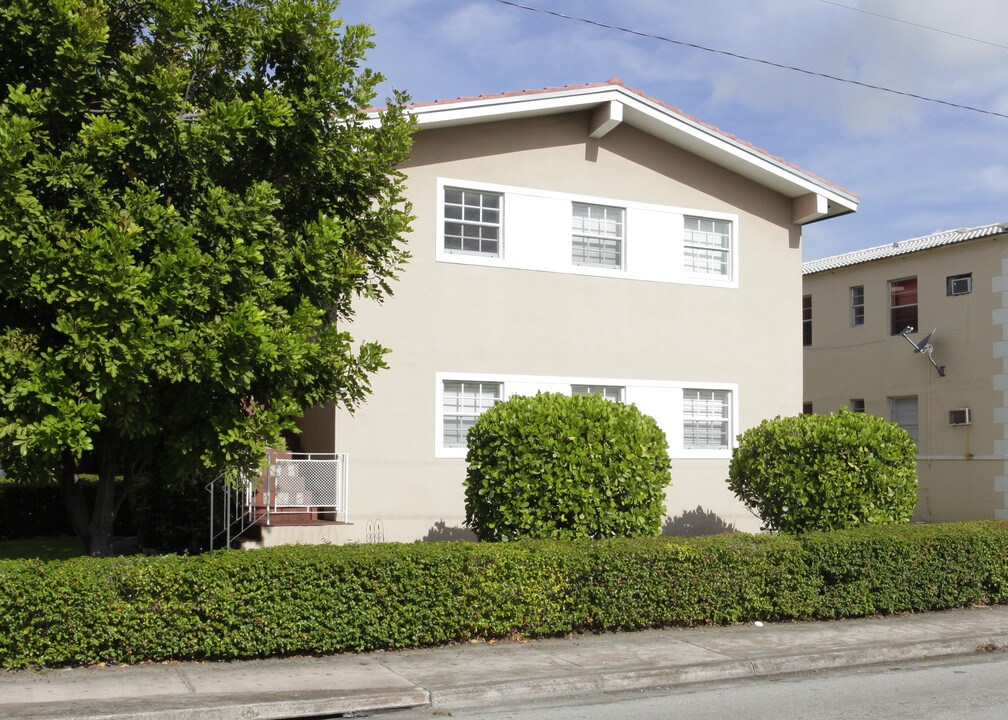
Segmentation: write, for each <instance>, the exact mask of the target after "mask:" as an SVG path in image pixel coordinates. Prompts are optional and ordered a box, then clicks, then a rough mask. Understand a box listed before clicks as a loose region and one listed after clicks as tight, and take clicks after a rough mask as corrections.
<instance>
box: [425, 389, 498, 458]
mask: <svg viewBox="0 0 1008 720" xmlns="http://www.w3.org/2000/svg"><path fill="white" fill-rule="evenodd" d="M456 383H457V384H458V385H460V386H461V387H460V397H459V398H458V401H457V402H456V411H455V412H449V411H448V408H447V401H448V388H449V385H454V384H456ZM473 388H475V389H476V398H477V401H476V405H475V406H474V407H473V408H466V407H464V406H463V405H462V399H463V398H464V397H465V395H466V390H467V389H473ZM489 388H494V389H495V390H496V397H493V398H492V402H489V403H487V402H486V401H485V400H484V397H485V396H490V393H489V392H486V391H487V390H488V389H489ZM503 399H504V383H503V382H502V381H500V380H474V379H452V378H445V379H443V380H442V381H441V418H440V430H441V443H442V447H444V448H445V449H449V450H461V451H462V452H463V453H465V451H466V444H465V441H464V440H463V441H462V443H461V444H458V443H451V444H449V443H448V442H447V439H446V430H447V422H448V419H449V418H459V419H460V420H462V421H463V422H464V421H465V420H470V421H471V422H470V423H469V427H471V426H472V423H475V422H476V418H478V417H479V416H480V415H482V414H483V413H484V412H486V411H487V410H489V409H490V408H491V407H493V406H494V405H496V404H497V403H499V402H500V401H501V400H503ZM466 432H468V428H466Z"/></svg>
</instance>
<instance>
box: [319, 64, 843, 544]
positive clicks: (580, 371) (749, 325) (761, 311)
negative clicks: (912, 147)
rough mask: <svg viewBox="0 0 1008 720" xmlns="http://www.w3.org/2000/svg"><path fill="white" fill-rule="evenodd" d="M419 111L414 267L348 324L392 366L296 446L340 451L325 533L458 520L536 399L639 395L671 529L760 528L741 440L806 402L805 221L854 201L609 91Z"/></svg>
mask: <svg viewBox="0 0 1008 720" xmlns="http://www.w3.org/2000/svg"><path fill="white" fill-rule="evenodd" d="M411 112H412V113H413V114H414V115H415V117H416V118H417V121H418V128H419V129H418V132H417V133H416V136H415V143H414V147H413V151H412V156H411V159H410V161H409V162H408V163H407V164H406V165H405V166H404V167H403V168H402V169H403V171H404V172H405V174H406V175H407V184H408V196H409V198H410V200H411V202H412V203H413V208H414V212H415V215H416V221H415V222H414V224H413V231H412V233H411V235H410V238H409V243H410V251H411V253H412V255H413V257H412V260H411V261H410V263H409V265H408V267H407V268H406V270H405V272H404V273H403V274H402V278H401V281H400V282H399V283H398V284H397V286H396V288H395V296H394V298H392V299H391V300H388V301H386V302H385V303H384V304H382V305H377V304H367V303H361V304H359V305H358V314H357V317H356V318H355V320H354V322H353V327H352V332H353V334H354V336H355V337H357V338H360V339H376V340H379V341H381V342H382V343H384V344H386V345H388V346H389V347H391V348H392V353H391V355H390V356H389V357H388V362H389V366H390V367H389V369H388V370H386V371H383V372H381V373H379V374H378V375H376V376H375V377H374V382H373V394H372V396H371V397H370V398H369V399H368V400H367V402H366V403H365V404H364V405H363V406H362V407H361V408H359V409H358V410H357V411H356V413H355V414H349V413H346V412H343V411H337V410H336V409H334V408H332V407H329V408H316V409H314V410H312V411H310V412H309V413H307V414H306V417H305V419H304V421H303V423H302V427H303V435H302V439H301V445H302V449H304V450H316V451H320V452H324V451H334V450H337V449H338V450H339V451H341V452H347V453H349V462H350V468H351V471H350V494H351V496H352V501H351V520H352V522H354V525H353V526H348V527H342V528H340V529H339V535H337V536H334V537H332V538H331V539H333V540H334V541H342V540H351V541H354V540H364V538H365V527H367V524H368V521H379V520H380V521H381V524H382V526H383V530H384V538H385V539H386V540H404V541H409V540H415V539H419V538H422V537H424V536H425V535H427V534H428V533H430V532H431V531H432V529H434V528H435V526H436V525H437V526H440V527H447V528H449V529H450V528H453V527H460V526H461V525H462V524H463V521H464V517H465V509H464V496H463V480H464V478H465V453H466V447H465V437H466V431H467V429H468V428H469V427H470V426H471V425H472V424H473V423H474V422H475V420H476V417H477V416H478V415H479V413H480V412H482V411H483V410H485V409H486V408H487V407H490V406H491V405H492V404H493V403H495V402H498V401H500V400H503V399H505V398H507V397H509V396H512V395H515V394H529V393H532V394H534V393H536V392H539V391H550V392H563V393H584V392H598V393H602V394H604V395H605V396H606V397H608V398H611V399H613V400H618V401H622V402H628V403H635V404H636V405H637V406H638V407H640V408H641V410H643V411H644V412H646V413H649V414H651V415H653V416H654V417H655V418H656V419H657V420H658V422H659V423H660V424H661V426H662V427H663V429H664V430H665V432H666V434H667V436H668V440H669V445H670V454H671V456H672V463H673V469H672V474H673V484H672V486H671V487H670V488H669V490H668V498H667V499H668V512H669V515H670V516H674V515H677V514H679V513H681V512H682V511H683V510H694V509H695V508H697V506H702V507H703V508H704V509H705V510H706V511H712V512H714V513H716V514H717V516H718V517H720V518H721V519H722V520H724V521H725V522H727V523H732V524H734V525H735V526H736V527H738V528H739V529H756V528H757V527H758V521H757V520H756V519H754V518H753V517H752V516H751V515H750V514H749V513H748V512H747V511H746V509H745V508H744V506H743V505H742V504H741V503H740V502H738V501H737V500H736V499H735V498H734V496H733V495H732V494H731V493H730V492H729V491H728V489H727V486H726V483H725V478H726V476H727V467H728V462H729V459H730V455H731V450H732V446H733V442H734V438H735V437H736V435H737V434H738V433H739V432H741V431H742V430H744V429H745V428H747V427H750V426H752V425H754V424H757V423H759V422H760V421H761V420H762V419H764V418H767V417H773V416H774V415H778V414H793V413H795V412H797V411H798V409H799V408H800V406H801V400H802V386H801V376H802V367H801V363H802V356H801V338H800V336H799V332H798V327H799V323H798V316H799V313H800V307H801V305H800V298H801V229H802V225H804V224H806V223H809V222H813V221H817V220H822V219H826V218H830V217H833V216H836V215H840V214H844V213H849V212H853V211H855V210H856V208H857V198H856V197H855V196H853V195H851V194H850V193H848V192H846V191H844V190H842V189H841V188H839V187H836V186H834V185H831V184H830V183H828V182H826V181H824V180H821V179H820V178H817V177H816V176H814V175H811V174H809V173H807V172H805V171H802V170H800V169H798V168H796V167H795V166H793V165H790V164H788V163H786V162H785V161H783V160H781V159H779V158H776V157H774V156H772V155H770V154H768V153H766V152H765V151H762V150H760V149H758V148H755V147H753V146H751V145H749V144H747V143H745V142H743V141H741V140H739V139H738V138H736V137H734V136H732V135H729V134H727V133H724V132H721V131H719V130H718V129H716V128H713V127H711V126H708V125H706V124H704V123H703V122H701V121H699V120H697V119H695V118H692V117H690V116H688V115H685V114H683V113H682V112H680V111H678V110H675V109H674V108H671V107H668V106H666V105H664V104H663V103H661V102H659V101H657V100H655V99H653V98H650V97H648V96H646V95H644V94H642V93H640V92H638V91H636V90H633V89H630V88H627V87H625V86H624V85H623V84H621V83H620V82H619V81H618V80H611V81H608V82H605V83H598V84H591V85H583V86H568V87H562V88H548V89H545V90H537V91H526V92H519V93H511V94H502V95H492V96H481V97H477V98H461V99H458V100H451V101H440V102H435V103H430V104H419V105H415V106H413V108H412V110H411ZM378 118H379V116H378V115H376V116H375V121H376V122H377V121H379V120H378ZM313 532H314V533H315V535H313V536H312V538H308V537H307V536H302V537H301V539H303V540H307V539H318V538H317V537H316V536H317V535H319V533H321V532H322V531H321V530H315V531H313Z"/></svg>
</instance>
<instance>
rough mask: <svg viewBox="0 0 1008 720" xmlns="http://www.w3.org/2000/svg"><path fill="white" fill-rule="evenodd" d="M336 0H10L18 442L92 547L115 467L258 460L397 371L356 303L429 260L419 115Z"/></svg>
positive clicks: (2, 289) (4, 150) (170, 474)
mask: <svg viewBox="0 0 1008 720" xmlns="http://www.w3.org/2000/svg"><path fill="white" fill-rule="evenodd" d="M336 5H337V3H336V2H335V0H9V1H8V2H7V3H5V7H4V8H3V9H0V78H2V82H5V83H7V85H6V88H5V89H4V90H3V91H0V462H2V463H3V464H4V465H5V466H6V467H8V468H11V467H12V466H14V467H16V468H17V470H16V472H17V473H18V474H20V475H27V474H33V475H40V474H41V475H49V476H53V477H58V478H60V480H61V482H62V484H63V487H64V490H65V492H66V497H67V499H68V508H69V509H70V511H71V515H72V518H71V519H72V520H73V521H74V525H75V527H76V528H77V530H78V534H80V535H81V537H82V539H84V540H85V542H86V544H87V545H88V546H89V548H90V550H91V551H92V552H94V553H98V554H100V553H102V552H105V551H107V541H108V537H109V534H110V532H111V519H112V515H114V512H115V508H116V507H117V506H118V503H119V502H121V500H122V494H123V490H124V487H125V486H122V487H119V488H118V490H116V488H115V486H114V485H113V482H112V479H113V478H115V477H116V476H123V477H125V478H126V479H127V484H128V482H129V479H130V478H132V477H135V476H136V475H137V474H138V473H144V472H146V473H149V474H151V475H153V476H157V477H158V478H161V479H162V480H163V481H164V482H180V481H181V479H183V478H191V477H193V476H194V475H196V474H198V473H200V472H202V471H209V469H212V471H213V472H214V473H216V472H217V471H219V470H221V469H223V468H230V469H232V470H235V469H239V468H247V467H254V466H256V465H257V463H258V459H259V458H260V457H261V453H262V450H263V448H264V446H265V445H266V444H268V443H272V442H275V441H277V440H278V439H279V436H280V433H281V432H282V431H284V430H288V429H291V428H292V427H293V418H294V417H296V416H297V415H298V414H299V413H300V411H301V410H302V409H303V408H304V407H307V406H312V405H316V404H322V403H327V402H331V401H335V402H337V403H340V404H342V405H344V406H347V407H353V406H354V405H355V404H356V403H358V402H360V401H361V399H362V398H363V397H365V395H366V394H367V393H368V391H369V381H368V377H369V375H370V374H371V373H373V372H375V371H376V370H378V369H379V368H381V367H383V366H384V362H383V355H384V353H385V352H386V350H385V348H383V347H382V346H381V345H379V344H378V343H376V342H365V343H362V344H356V343H355V342H354V340H353V338H351V336H350V335H349V334H348V333H347V332H346V330H345V328H343V327H341V326H340V323H341V322H342V321H345V320H347V319H348V318H350V317H351V315H352V305H351V303H352V301H353V300H354V298H358V297H367V298H371V299H376V300H380V299H382V298H383V297H385V296H386V295H387V294H389V293H390V292H391V288H390V281H391V280H393V279H394V277H395V274H396V272H397V271H398V270H399V269H400V268H401V266H402V264H403V262H404V261H405V260H406V258H407V253H406V251H405V246H404V245H403V244H402V240H401V238H402V235H403V233H404V232H405V231H406V230H407V229H408V225H409V221H410V215H409V207H408V206H407V205H406V203H405V201H404V198H403V194H402V190H403V184H402V183H403V178H402V176H401V174H399V173H398V172H397V171H396V167H397V165H398V164H399V163H401V162H403V161H404V160H405V159H406V158H407V157H408V153H409V144H410V140H409V138H410V122H409V120H408V118H407V117H406V115H405V114H404V112H403V108H402V104H403V102H404V101H405V98H404V97H403V96H401V95H399V94H397V95H396V97H395V98H394V99H393V100H392V101H390V103H389V109H388V110H387V111H386V112H385V114H384V116H383V120H382V122H381V123H380V124H369V123H367V122H365V120H366V117H365V115H364V112H363V111H364V110H365V109H366V108H368V107H369V105H370V103H371V101H372V100H373V98H374V97H375V92H376V87H377V86H378V84H379V83H380V82H381V81H382V80H383V78H382V77H381V76H380V75H378V74H377V73H373V72H371V71H369V70H367V69H365V68H363V67H362V66H361V62H362V60H363V58H364V54H365V52H366V50H367V49H368V48H369V47H371V41H370V29H369V28H368V27H367V26H363V25H359V26H343V25H342V23H341V22H340V21H339V20H337V19H335V18H334V17H333V12H334V11H335V9H336ZM83 467H92V468H94V470H95V471H97V472H98V473H99V475H100V477H101V481H100V483H99V492H98V499H97V500H96V502H95V505H94V511H93V513H91V514H90V518H89V517H88V513H87V512H86V509H85V508H84V507H83V505H82V504H81V502H80V498H79V493H77V492H76V490H75V487H76V486H77V483H76V476H77V474H78V472H79V471H80V470H81V468H83ZM200 491H201V492H202V488H200Z"/></svg>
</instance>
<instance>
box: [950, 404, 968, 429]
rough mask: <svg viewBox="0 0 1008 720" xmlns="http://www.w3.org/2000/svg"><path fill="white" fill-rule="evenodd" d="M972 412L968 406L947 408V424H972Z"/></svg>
mask: <svg viewBox="0 0 1008 720" xmlns="http://www.w3.org/2000/svg"><path fill="white" fill-rule="evenodd" d="M972 424H973V414H972V413H971V412H970V409H969V408H960V409H958V410H949V425H972Z"/></svg>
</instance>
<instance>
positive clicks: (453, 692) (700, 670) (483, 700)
mask: <svg viewBox="0 0 1008 720" xmlns="http://www.w3.org/2000/svg"><path fill="white" fill-rule="evenodd" d="M1006 648H1008V635H1005V634H1002V635H982V636H972V637H964V638H954V639H945V640H935V641H927V642H917V643H907V644H904V645H896V646H892V645H889V646H882V645H879V646H877V647H870V648H858V649H854V650H835V651H826V652H821V653H805V654H801V655H788V656H784V657H761V658H753V659H750V660H727V661H723V662H711V663H702V664H698V665H690V666H681V667H677V666H673V667H664V668H653V669H643V670H631V671H623V672H619V671H617V672H611V673H588V674H584V675H573V676H571V675H567V676H564V677H552V678H538V679H530V680H522V681H518V682H511V683H499V684H490V685H477V686H472V687H465V688H450V689H445V690H433V689H432V690H430V691H429V692H430V703H431V706H432V707H433V708H435V709H451V708H463V707H474V706H483V705H493V704H497V703H503V702H516V701H520V700H541V699H544V698H555V697H557V696H574V695H579V694H589V693H606V692H620V691H627V690H649V689H656V688H662V687H669V686H675V685H690V684H696V683H708V682H719V681H725V680H739V679H743V678H759V677H773V676H778V675H788V674H796V673H803V672H814V671H817V670H830V669H838V668H848V667H860V666H870V665H878V664H882V663H891V662H901V661H902V662H905V661H910V660H927V659H931V658H942V657H955V656H964V655H971V654H974V653H977V652H990V651H992V650H1002V649H1006Z"/></svg>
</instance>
